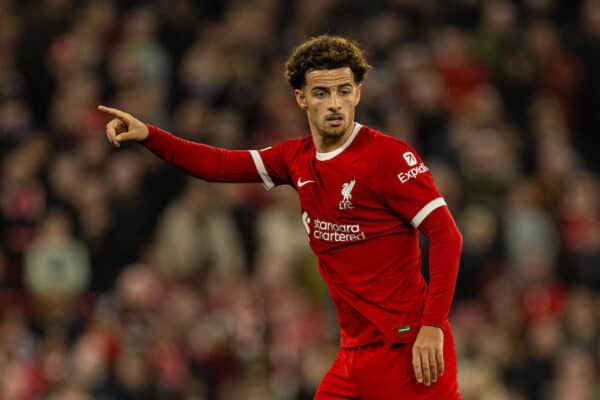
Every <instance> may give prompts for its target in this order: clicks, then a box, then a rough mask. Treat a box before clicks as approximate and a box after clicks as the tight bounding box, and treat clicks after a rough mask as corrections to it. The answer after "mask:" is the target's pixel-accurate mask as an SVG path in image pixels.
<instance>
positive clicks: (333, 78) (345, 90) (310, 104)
mask: <svg viewBox="0 0 600 400" xmlns="http://www.w3.org/2000/svg"><path fill="white" fill-rule="evenodd" d="M360 89H361V85H357V84H356V83H355V82H354V74H353V73H352V70H351V69H350V68H348V67H344V68H336V69H323V70H315V71H311V72H308V73H307V74H306V85H305V86H304V88H303V89H302V90H298V89H296V90H295V91H294V94H295V96H296V101H297V102H298V105H299V106H300V107H301V108H302V109H303V110H306V113H307V116H308V120H309V123H310V126H311V129H312V130H313V131H316V133H317V134H319V135H320V136H321V138H322V139H323V140H324V141H333V142H335V141H336V140H335V139H338V138H341V137H343V136H344V134H345V133H347V132H349V131H351V130H352V129H353V126H354V125H353V123H354V109H355V108H356V106H357V105H358V102H359V100H360Z"/></svg>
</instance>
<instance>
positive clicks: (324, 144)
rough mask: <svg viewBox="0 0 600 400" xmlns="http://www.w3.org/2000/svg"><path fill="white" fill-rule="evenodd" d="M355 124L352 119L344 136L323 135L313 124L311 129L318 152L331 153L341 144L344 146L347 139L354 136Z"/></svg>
mask: <svg viewBox="0 0 600 400" xmlns="http://www.w3.org/2000/svg"><path fill="white" fill-rule="evenodd" d="M355 124H356V123H355V122H354V121H352V123H351V124H350V125H349V126H348V129H346V132H344V134H343V135H342V136H338V137H323V136H322V135H320V134H319V133H318V132H317V130H316V128H314V127H313V126H311V127H310V128H311V129H310V130H311V134H312V138H313V143H314V144H315V148H316V149H317V152H318V153H329V152H330V151H334V150H335V149H337V148H339V147H340V146H343V145H344V143H346V141H347V140H348V139H350V136H352V132H353V131H354V126H355Z"/></svg>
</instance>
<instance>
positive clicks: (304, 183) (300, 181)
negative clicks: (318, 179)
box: [298, 178, 315, 187]
mask: <svg viewBox="0 0 600 400" xmlns="http://www.w3.org/2000/svg"><path fill="white" fill-rule="evenodd" d="M307 183H315V181H311V180H307V181H304V182H302V179H301V178H298V187H302V186H304V185H306V184H307Z"/></svg>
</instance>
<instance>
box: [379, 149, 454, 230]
mask: <svg viewBox="0 0 600 400" xmlns="http://www.w3.org/2000/svg"><path fill="white" fill-rule="evenodd" d="M379 162H380V164H379V174H378V176H379V177H380V188H381V191H382V194H383V198H384V201H385V202H386V204H387V205H388V206H389V207H390V208H391V209H392V210H394V212H395V213H396V214H398V215H399V216H400V217H401V218H402V219H403V220H405V221H406V222H408V223H410V224H411V225H412V226H413V227H415V228H418V227H419V225H421V222H423V221H424V220H425V218H427V216H428V215H429V214H431V212H432V211H434V210H435V209H437V208H439V207H443V206H445V205H446V201H445V200H444V198H443V197H442V195H441V194H440V192H439V191H438V189H437V188H436V187H435V184H434V183H433V178H432V176H431V172H430V171H429V168H428V167H427V165H425V163H424V162H423V160H422V159H421V157H420V156H419V155H418V154H417V152H416V151H415V150H414V149H412V148H411V147H410V146H408V145H407V144H405V143H403V142H400V141H393V142H391V144H390V145H386V146H384V148H383V149H382V151H381V153H380V159H379Z"/></svg>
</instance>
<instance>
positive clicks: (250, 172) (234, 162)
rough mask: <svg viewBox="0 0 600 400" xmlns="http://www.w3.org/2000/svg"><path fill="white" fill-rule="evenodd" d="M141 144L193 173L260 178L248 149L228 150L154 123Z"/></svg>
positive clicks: (235, 179) (225, 178) (237, 179)
mask: <svg viewBox="0 0 600 400" xmlns="http://www.w3.org/2000/svg"><path fill="white" fill-rule="evenodd" d="M147 126H148V138H147V139H146V140H144V141H143V142H141V143H142V145H144V146H145V147H146V148H148V149H149V150H150V151H152V152H153V153H155V154H156V155H158V156H159V157H160V158H162V159H164V160H165V161H167V162H168V163H170V164H173V165H175V166H177V167H179V168H181V169H183V170H184V171H186V172H187V173H189V174H190V175H193V176H195V177H198V178H201V179H204V180H207V181H212V182H261V179H260V176H259V175H258V172H257V171H256V166H255V164H254V162H253V161H252V157H251V155H250V152H248V151H247V150H226V149H220V148H217V147H212V146H208V145H205V144H202V143H195V142H191V141H188V140H184V139H181V138H178V137H177V136H174V135H172V134H170V133H169V132H167V131H164V130H162V129H160V128H158V127H155V126H153V125H149V124H148V125H147Z"/></svg>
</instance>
